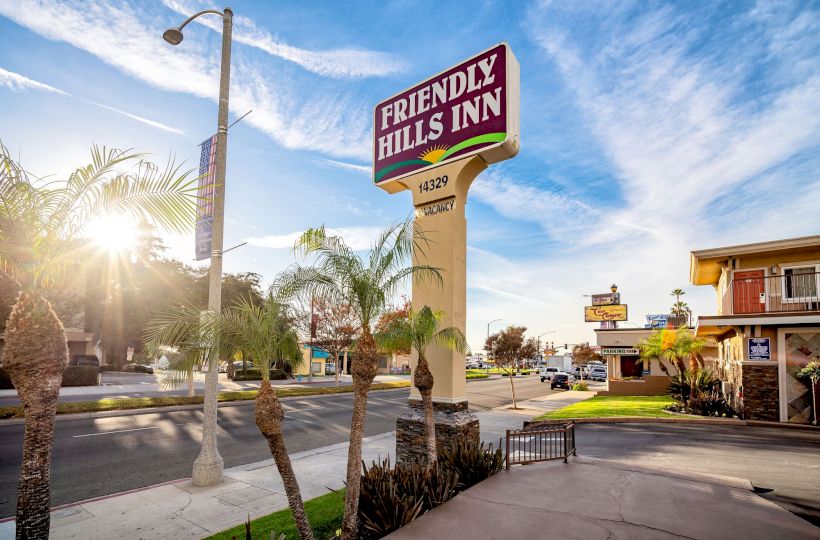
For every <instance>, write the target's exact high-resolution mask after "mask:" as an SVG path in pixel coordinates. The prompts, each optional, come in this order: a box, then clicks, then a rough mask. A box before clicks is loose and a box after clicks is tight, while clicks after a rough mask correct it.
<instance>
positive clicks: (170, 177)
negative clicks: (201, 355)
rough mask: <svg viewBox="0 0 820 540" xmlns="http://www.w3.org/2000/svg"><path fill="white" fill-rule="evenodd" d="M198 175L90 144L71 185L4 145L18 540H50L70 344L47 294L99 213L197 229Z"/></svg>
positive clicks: (67, 273) (0, 223) (1, 169)
mask: <svg viewBox="0 0 820 540" xmlns="http://www.w3.org/2000/svg"><path fill="white" fill-rule="evenodd" d="M195 191H196V179H189V178H188V173H180V171H179V168H178V167H176V166H174V165H173V163H170V162H169V164H168V166H167V167H166V168H165V169H164V170H163V169H160V168H158V167H157V166H156V165H154V164H153V163H150V162H148V161H145V160H144V159H143V157H142V155H141V154H137V153H134V152H132V151H129V150H125V151H123V150H114V149H106V148H104V147H103V148H99V147H96V146H95V147H93V148H92V149H91V163H89V164H88V165H86V166H83V167H81V168H78V169H77V170H76V171H74V172H73V173H72V174H71V175H70V176H69V177H68V179H67V180H65V181H59V182H57V181H54V182H49V183H42V182H41V181H40V180H39V179H36V178H33V177H32V176H31V175H30V174H29V173H28V172H27V171H26V170H25V169H24V168H23V167H22V166H21V165H20V164H19V163H16V162H15V161H14V160H13V159H12V158H11V156H10V155H9V152H8V150H7V149H6V148H5V147H4V146H3V145H2V144H0V272H1V273H2V276H3V280H4V281H5V282H6V283H7V284H9V283H12V284H13V286H14V287H16V288H17V290H19V291H20V292H19V295H18V296H17V299H16V301H15V304H14V307H13V308H12V311H11V314H10V315H9V318H8V321H7V323H6V334H5V349H4V351H3V358H2V365H3V367H4V368H5V369H6V370H7V371H8V373H9V376H10V378H11V380H12V383H13V384H14V387H15V388H16V389H17V393H18V395H19V396H20V400H21V401H22V402H23V406H24V409H25V423H26V427H25V434H24V437H23V460H22V466H21V468H20V478H19V481H18V487H17V533H16V534H17V538H18V539H19V538H47V537H48V533H49V523H50V515H49V510H50V502H51V493H50V479H49V476H50V468H51V448H52V443H53V439H54V414H55V409H56V405H57V397H58V394H59V389H60V384H61V382H62V375H63V370H64V369H65V367H66V365H67V364H68V348H67V345H66V336H65V330H64V329H63V325H62V323H61V322H60V320H59V318H58V317H57V316H56V314H55V313H54V310H53V309H52V306H51V303H50V301H49V297H50V296H51V295H52V294H53V293H54V291H59V290H60V289H64V288H68V287H71V286H72V284H71V283H70V282H69V280H70V279H71V278H75V279H76V278H77V277H78V276H80V275H81V274H82V273H83V272H82V270H83V269H84V268H85V266H86V265H87V261H88V260H89V259H90V257H89V249H90V248H88V247H87V244H84V243H82V242H81V241H80V240H81V238H82V235H83V230H84V227H85V226H86V225H87V224H88V223H89V222H90V221H92V220H93V219H95V218H100V217H103V216H110V215H112V214H113V215H116V214H124V215H128V216H130V217H133V218H134V221H135V223H136V222H138V221H139V220H141V219H146V220H148V221H149V222H153V223H155V224H157V225H159V226H160V227H162V228H164V229H170V230H173V231H179V232H182V231H185V230H188V229H190V227H191V225H193V222H194V217H195V205H196V194H195Z"/></svg>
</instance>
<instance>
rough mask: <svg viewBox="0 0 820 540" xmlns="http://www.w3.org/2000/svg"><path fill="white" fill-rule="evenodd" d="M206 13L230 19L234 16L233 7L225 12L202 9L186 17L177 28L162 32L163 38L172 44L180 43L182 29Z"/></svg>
mask: <svg viewBox="0 0 820 540" xmlns="http://www.w3.org/2000/svg"><path fill="white" fill-rule="evenodd" d="M206 13H210V14H211V15H219V16H220V17H222V18H225V17H228V18H229V19H230V18H232V17H233V11H231V8H225V12H224V13H223V12H221V11H216V10H215V9H206V10H204V11H200V12H199V13H194V14H193V15H191V16H190V17H188V18H187V19H185V21H184V22H183V23H182V24H180V25H179V26H178V27H177V28H169V29H168V30H166V31H165V33H164V34H162V39H164V40H165V41H167V42H168V43H170V44H171V45H179V44H180V43H182V29H183V28H185V25H187V24H188V23H189V22H191V21H193V20H194V19H196V18H197V17H199V16H200V15H205V14H206Z"/></svg>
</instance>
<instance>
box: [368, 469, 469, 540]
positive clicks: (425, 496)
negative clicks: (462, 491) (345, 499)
mask: <svg viewBox="0 0 820 540" xmlns="http://www.w3.org/2000/svg"><path fill="white" fill-rule="evenodd" d="M457 481H458V476H457V475H456V473H455V472H453V471H452V470H448V469H446V468H444V467H441V466H438V467H435V468H432V469H428V468H427V467H424V466H422V465H419V464H413V465H399V464H396V465H391V464H390V459H389V458H388V459H385V460H383V461H382V462H381V463H376V462H373V464H372V465H371V466H370V468H367V467H365V468H364V473H363V474H362V490H361V494H360V496H359V520H360V521H361V524H362V529H363V530H362V534H361V536H362V537H364V538H381V537H383V536H387V535H388V534H390V533H391V532H393V531H395V530H397V529H399V528H401V527H403V526H405V525H407V524H408V523H410V522H411V521H413V520H414V519H416V517H418V516H420V515H421V514H423V513H425V512H428V511H430V510H432V509H433V508H435V507H436V506H438V505H440V504H442V503H444V502H446V501H448V500H450V499H451V498H452V497H453V496H454V495H455V494H456V483H457Z"/></svg>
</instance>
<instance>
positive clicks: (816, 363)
mask: <svg viewBox="0 0 820 540" xmlns="http://www.w3.org/2000/svg"><path fill="white" fill-rule="evenodd" d="M797 376H798V377H801V378H802V377H808V378H809V381H811V410H812V414H813V415H814V420H812V422H811V423H812V424H814V425H815V426H816V425H817V383H818V382H819V381H820V359H818V358H815V359H814V360H812V361H811V362H809V363H808V364H806V366H805V367H804V368H803V369H801V370H800V371H798V372H797Z"/></svg>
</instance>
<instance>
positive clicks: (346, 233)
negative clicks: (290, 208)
mask: <svg viewBox="0 0 820 540" xmlns="http://www.w3.org/2000/svg"><path fill="white" fill-rule="evenodd" d="M383 230H384V229H383V228H381V227H329V228H327V233H328V235H331V236H341V237H342V238H344V241H345V243H346V244H347V245H348V246H350V247H351V248H352V249H354V250H356V251H361V250H366V249H369V248H370V247H371V246H372V245H373V242H375V240H376V238H378V236H379V234H380V233H381V232H382V231H383ZM302 232H303V231H296V232H292V233H287V234H269V235H265V236H254V237H250V238H247V239H246V242H248V244H250V245H252V246H257V247H266V248H273V249H291V248H293V245H294V242H296V240H297V239H298V238H299V236H300V235H301V234H302Z"/></svg>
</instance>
